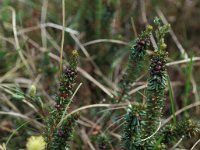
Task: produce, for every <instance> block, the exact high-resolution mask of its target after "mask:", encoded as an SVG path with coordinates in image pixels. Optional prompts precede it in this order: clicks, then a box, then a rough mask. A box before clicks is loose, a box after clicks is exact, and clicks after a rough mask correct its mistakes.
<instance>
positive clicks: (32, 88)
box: [29, 85, 36, 97]
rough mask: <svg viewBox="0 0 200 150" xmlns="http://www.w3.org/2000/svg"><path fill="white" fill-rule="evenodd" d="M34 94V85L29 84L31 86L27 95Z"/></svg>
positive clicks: (32, 95)
mask: <svg viewBox="0 0 200 150" xmlns="http://www.w3.org/2000/svg"><path fill="white" fill-rule="evenodd" d="M35 95H36V86H35V85H31V87H30V89H29V96H31V97H34V96H35Z"/></svg>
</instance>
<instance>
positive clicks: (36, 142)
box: [26, 136, 46, 150]
mask: <svg viewBox="0 0 200 150" xmlns="http://www.w3.org/2000/svg"><path fill="white" fill-rule="evenodd" d="M45 146H46V143H45V141H44V138H43V137H42V136H31V137H30V138H29V139H28V142H27V143H26V148H27V150H45Z"/></svg>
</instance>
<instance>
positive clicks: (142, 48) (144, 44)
mask: <svg viewBox="0 0 200 150" xmlns="http://www.w3.org/2000/svg"><path fill="white" fill-rule="evenodd" d="M149 46H150V39H149V37H144V38H142V37H140V38H138V39H137V40H136V43H135V45H134V46H133V47H132V49H133V51H132V57H139V58H140V57H143V56H144V54H145V53H146V50H147V48H148V47H149Z"/></svg>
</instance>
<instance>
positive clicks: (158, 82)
mask: <svg viewBox="0 0 200 150" xmlns="http://www.w3.org/2000/svg"><path fill="white" fill-rule="evenodd" d="M155 53H159V52H155ZM166 56H167V53H163V54H155V56H154V57H153V58H152V59H151V64H150V80H149V83H148V90H156V91H158V90H161V89H164V88H165V86H166V83H167V79H166Z"/></svg>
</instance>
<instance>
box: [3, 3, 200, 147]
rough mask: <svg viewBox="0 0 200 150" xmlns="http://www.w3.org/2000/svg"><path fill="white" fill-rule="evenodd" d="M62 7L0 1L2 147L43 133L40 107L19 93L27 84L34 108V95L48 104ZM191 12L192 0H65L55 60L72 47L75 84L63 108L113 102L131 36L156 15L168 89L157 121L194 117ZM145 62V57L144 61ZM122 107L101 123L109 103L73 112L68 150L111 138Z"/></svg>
mask: <svg viewBox="0 0 200 150" xmlns="http://www.w3.org/2000/svg"><path fill="white" fill-rule="evenodd" d="M62 6H63V5H62V1H61V0H42V1H41V0H34V1H33V0H2V1H0V14H1V15H0V62H1V63H0V143H2V144H3V143H6V145H7V149H20V148H25V147H26V146H25V145H26V142H27V138H28V137H30V136H31V135H41V133H42V132H43V127H44V122H43V121H42V120H41V116H42V115H45V113H46V112H43V111H42V110H39V109H37V108H36V107H35V106H34V105H33V103H36V102H34V101H33V100H32V99H28V98H27V97H23V96H22V94H20V93H22V92H23V93H27V94H28V93H29V91H30V87H31V85H35V86H36V91H37V96H38V97H39V98H38V99H39V100H37V103H39V104H38V105H40V104H41V101H40V99H41V100H42V101H43V102H42V104H44V107H46V106H47V105H53V104H54V100H53V99H55V94H56V93H57V91H58V90H59V79H60V76H59V61H60V58H59V57H60V50H61V47H62V46H61V44H60V43H61V41H62V36H61V32H62V24H63V22H62V19H63V18H62V16H63V14H62ZM199 10H200V1H199V0H176V1H174V0H163V1H160V0H146V1H145V0H76V1H75V0H67V1H66V4H65V16H66V17H65V18H66V19H65V25H66V27H67V28H66V32H65V41H64V48H63V49H64V50H63V65H64V66H67V65H68V62H69V58H70V57H69V56H70V55H71V52H72V50H73V49H77V50H78V52H79V55H80V57H79V65H78V69H77V70H78V77H77V83H78V84H77V86H78V85H79V83H82V85H81V87H80V88H79V90H78V92H77V93H76V95H75V97H74V98H73V102H72V103H71V104H70V111H73V110H76V109H78V108H80V107H83V106H89V105H92V104H112V103H113V102H112V97H113V95H115V94H116V91H117V89H118V84H119V81H120V80H121V78H122V74H123V72H124V70H125V68H126V63H127V60H128V55H129V50H130V48H131V46H132V44H133V43H134V40H135V38H137V37H138V35H139V33H140V32H141V31H143V30H144V29H145V27H146V25H147V24H149V23H150V24H152V23H153V19H154V18H155V16H159V17H160V18H161V20H162V22H163V23H164V24H168V23H170V24H171V28H170V31H169V34H168V35H166V40H165V42H166V44H167V51H168V55H169V58H168V63H167V70H168V71H167V72H168V75H169V78H170V84H171V88H167V89H166V90H165V95H166V100H165V107H164V110H163V112H164V116H163V120H162V125H164V124H166V123H168V122H172V121H173V119H174V118H173V117H172V116H173V115H176V119H177V120H178V121H181V120H184V119H185V118H193V119H194V120H197V121H198V120H199V115H200V110H199V105H200V101H199V100H200V96H199V94H200V92H199V91H200V78H199V75H200V71H199V67H200V44H199V39H200V34H199V33H200V26H199V24H200V19H199V17H200V11H199ZM152 52H153V47H150V48H149V50H148V54H149V55H150V56H151V55H152ZM145 61H146V62H149V58H146V59H145ZM148 64H149V63H144V64H143V66H142V68H141V70H140V72H141V74H139V75H138V76H137V77H138V78H137V82H135V83H134V85H133V87H132V90H131V93H130V94H131V100H130V102H131V103H134V102H135V101H138V99H140V98H141V95H142V96H143V95H144V94H145V93H146V86H147V77H148ZM144 100H145V99H144ZM170 100H171V102H170ZM128 105H129V103H125V102H124V103H123V105H118V106H117V107H116V106H115V108H116V109H117V108H118V109H117V111H115V115H113V116H112V117H111V118H109V120H107V121H106V120H104V117H103V116H104V112H105V111H108V112H110V109H113V107H111V108H110V107H109V108H100V107H98V108H96V107H95V108H90V109H84V110H82V111H80V112H79V113H80V118H79V120H78V121H77V122H78V124H77V126H76V127H75V132H74V133H73V139H72V144H71V145H72V146H71V149H75V150H77V149H98V148H97V147H98V142H97V141H98V140H99V139H97V135H99V134H100V133H102V132H105V131H106V132H107V131H108V133H109V136H110V137H111V139H112V140H111V142H114V143H119V141H120V139H121V135H122V134H121V133H122V130H121V127H122V126H123V123H124V120H123V115H124V114H125V113H126V110H125V108H126V106H128ZM173 108H174V109H173ZM105 123H106V125H105ZM100 140H101V139H100ZM198 140H199V137H198V136H196V137H193V138H191V139H190V140H188V141H184V142H182V139H181V138H180V143H178V144H177V145H176V144H174V145H172V147H173V146H175V147H177V148H182V149H191V148H192V147H193V145H194V144H195V143H196V142H198ZM115 146H116V147H114V149H120V146H119V145H117V144H115ZM195 148H196V149H199V148H200V147H199V148H198V145H197V146H195ZM195 148H194V149H195ZM174 149H175V148H174Z"/></svg>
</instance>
